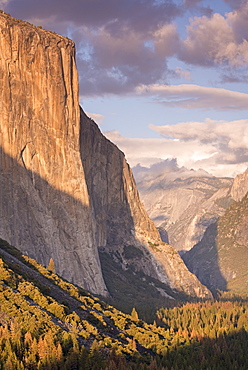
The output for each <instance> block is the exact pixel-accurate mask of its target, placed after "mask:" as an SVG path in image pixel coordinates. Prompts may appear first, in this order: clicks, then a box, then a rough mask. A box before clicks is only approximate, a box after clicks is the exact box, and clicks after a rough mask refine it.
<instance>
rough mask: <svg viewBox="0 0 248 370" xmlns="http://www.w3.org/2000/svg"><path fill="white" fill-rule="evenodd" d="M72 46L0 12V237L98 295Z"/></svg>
mask: <svg viewBox="0 0 248 370" xmlns="http://www.w3.org/2000/svg"><path fill="white" fill-rule="evenodd" d="M74 54H75V47H74V43H73V42H72V41H70V40H68V39H66V38H63V37H60V36H58V35H55V34H53V33H51V32H47V31H44V30H42V29H39V28H35V27H33V26H32V25H30V24H28V23H26V22H19V21H17V20H15V19H13V18H11V17H8V16H5V15H0V112H1V125H0V144H1V184H0V196H1V210H0V212H1V216H0V217H1V219H0V235H1V237H2V238H4V239H6V240H8V241H9V242H10V243H12V244H13V245H15V246H17V247H18V248H19V249H21V250H22V251H23V252H26V253H27V254H29V255H30V256H31V257H35V258H36V259H37V260H38V261H39V262H41V263H43V264H45V265H47V264H48V261H49V259H50V258H51V257H52V258H53V259H54V261H55V266H56V271H57V272H58V273H59V274H61V275H62V276H63V277H65V278H66V279H68V280H70V281H73V282H74V283H77V284H80V285H83V286H85V287H86V288H87V289H89V290H91V291H92V292H95V293H102V294H106V288H105V284H104V281H103V278H102V273H101V267H100V262H99V257H98V251H97V247H96V243H95V240H94V233H93V230H94V225H95V222H94V219H93V218H92V214H91V209H90V204H89V196H88V191H87V186H86V183H85V176H84V170H83V167H82V162H81V158H80V151H79V140H78V137H79V120H80V111H79V103H78V76H77V70H76V66H75V59H74Z"/></svg>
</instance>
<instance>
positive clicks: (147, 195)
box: [134, 160, 233, 251]
mask: <svg viewBox="0 0 248 370" xmlns="http://www.w3.org/2000/svg"><path fill="white" fill-rule="evenodd" d="M174 162H175V160H167V161H164V163H161V164H160V168H157V167H158V165H154V166H152V167H151V168H150V169H146V168H142V167H136V168H134V174H135V178H136V181H137V186H138V189H139V192H140V196H141V199H142V201H143V202H144V205H145V208H146V210H147V213H148V215H149V216H150V217H151V219H152V220H153V221H154V223H155V225H156V226H157V227H158V228H159V230H160V232H161V236H162V238H163V240H164V241H167V242H169V243H170V244H171V245H173V247H175V248H176V249H177V250H178V251H186V250H189V249H191V248H192V247H193V246H194V245H195V244H196V243H197V242H198V241H200V240H201V239H202V237H203V234H204V232H205V230H206V228H207V227H208V226H209V225H210V224H212V223H213V222H215V221H216V220H217V219H218V218H219V217H220V216H221V215H222V214H223V213H224V212H225V209H226V208H227V206H228V205H229V204H230V202H231V196H230V187H231V185H232V182H233V179H231V178H216V177H214V176H211V175H209V174H208V173H207V172H205V171H203V170H198V171H194V170H190V171H189V170H187V169H186V168H178V166H177V165H176V163H174Z"/></svg>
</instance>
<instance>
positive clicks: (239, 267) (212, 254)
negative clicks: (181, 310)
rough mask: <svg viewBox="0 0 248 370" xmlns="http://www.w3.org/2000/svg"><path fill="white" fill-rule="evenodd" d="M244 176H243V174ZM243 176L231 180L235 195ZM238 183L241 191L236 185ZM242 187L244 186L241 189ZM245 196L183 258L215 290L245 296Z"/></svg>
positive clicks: (239, 191) (247, 292)
mask: <svg viewBox="0 0 248 370" xmlns="http://www.w3.org/2000/svg"><path fill="white" fill-rule="evenodd" d="M244 176H246V175H244ZM243 178H244V177H242V176H240V175H239V176H238V179H235V181H234V183H235V193H236V194H237V196H238V195H239V194H242V192H243V189H244V188H245V187H246V186H247V183H246V184H244V182H243V181H240V179H243ZM238 182H239V183H240V184H241V187H242V188H241V189H239V188H238V187H237V183H238ZM244 185H245V186H244ZM247 222H248V197H247V194H246V195H245V196H244V198H243V199H242V200H240V201H237V202H233V203H232V205H231V206H230V207H229V208H228V209H227V210H226V212H225V214H224V215H223V216H222V217H220V219H219V220H218V221H217V222H216V223H215V224H213V225H211V226H210V227H209V228H208V229H207V230H206V232H205V234H204V237H203V239H202V240H201V241H200V242H199V243H198V244H196V245H195V246H194V248H192V249H191V250H190V251H188V252H187V253H186V254H184V255H183V259H184V261H185V263H186V265H187V266H188V268H189V269H190V271H192V272H193V273H195V274H196V276H197V277H198V278H199V280H200V281H201V282H202V283H203V284H205V285H206V286H208V287H209V289H211V290H212V291H213V292H214V291H215V290H216V289H220V290H223V291H230V292H232V293H235V294H241V295H245V296H247V295H248V269H247V262H248V231H247Z"/></svg>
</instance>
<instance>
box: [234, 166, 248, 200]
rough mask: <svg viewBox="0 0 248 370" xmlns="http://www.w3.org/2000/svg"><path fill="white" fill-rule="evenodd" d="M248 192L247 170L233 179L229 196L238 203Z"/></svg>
mask: <svg viewBox="0 0 248 370" xmlns="http://www.w3.org/2000/svg"><path fill="white" fill-rule="evenodd" d="M247 192H248V169H247V170H246V171H245V172H244V173H242V174H240V175H237V176H236V177H235V179H234V182H233V186H232V189H231V196H232V197H233V199H234V200H235V201H236V202H239V201H241V200H242V198H244V196H245V195H246V193H247Z"/></svg>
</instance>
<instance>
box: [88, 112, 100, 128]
mask: <svg viewBox="0 0 248 370" xmlns="http://www.w3.org/2000/svg"><path fill="white" fill-rule="evenodd" d="M85 113H86V114H87V116H88V117H90V118H92V119H93V120H94V121H95V122H96V123H97V124H98V125H102V124H103V120H104V116H103V115H102V114H99V113H89V112H85Z"/></svg>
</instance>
